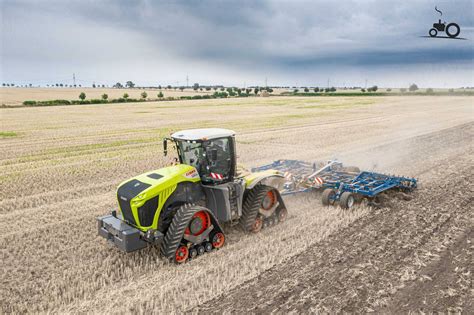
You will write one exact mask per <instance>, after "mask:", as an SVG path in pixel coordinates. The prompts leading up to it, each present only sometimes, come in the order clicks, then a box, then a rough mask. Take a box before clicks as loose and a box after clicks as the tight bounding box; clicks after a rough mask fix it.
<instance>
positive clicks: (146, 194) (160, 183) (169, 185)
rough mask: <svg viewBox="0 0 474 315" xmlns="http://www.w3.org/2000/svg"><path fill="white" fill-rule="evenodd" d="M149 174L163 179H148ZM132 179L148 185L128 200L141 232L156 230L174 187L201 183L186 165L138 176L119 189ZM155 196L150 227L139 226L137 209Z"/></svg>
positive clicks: (197, 176)
mask: <svg viewBox="0 0 474 315" xmlns="http://www.w3.org/2000/svg"><path fill="white" fill-rule="evenodd" d="M151 173H156V174H159V175H161V176H163V177H162V178H159V179H153V178H150V177H148V175H149V174H151ZM133 179H136V180H139V181H140V182H142V183H146V184H148V185H150V187H148V188H147V189H146V190H144V191H142V192H141V193H140V194H139V195H138V196H136V197H135V198H133V199H131V200H130V206H131V208H132V214H133V217H134V219H135V222H137V225H135V226H136V227H137V228H138V229H140V230H142V231H146V230H148V229H150V228H152V229H157V227H158V219H159V217H160V213H161V209H162V208H163V205H164V204H165V202H166V200H168V198H169V197H170V196H171V194H172V193H173V192H174V191H175V190H176V187H177V186H178V184H179V183H182V182H193V183H197V182H200V181H201V179H200V178H199V174H198V172H197V170H196V169H195V168H194V167H192V166H189V165H186V164H178V165H174V166H169V167H164V168H160V169H158V170H154V171H150V172H146V173H143V174H140V175H138V176H135V177H133V178H130V179H128V180H127V181H125V182H122V183H121V184H120V185H119V187H120V186H122V185H123V184H125V183H127V182H129V181H131V180H133ZM157 195H158V196H159V197H158V209H157V210H156V213H155V216H154V218H153V223H152V225H151V226H142V225H140V224H141V223H140V221H139V219H138V208H139V207H141V206H143V204H144V203H145V202H146V201H147V200H149V199H151V198H153V197H155V196H157ZM119 209H120V203H119ZM121 211H122V210H121V209H120V212H121Z"/></svg>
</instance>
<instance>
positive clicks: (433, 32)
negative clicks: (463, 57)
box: [429, 28, 438, 37]
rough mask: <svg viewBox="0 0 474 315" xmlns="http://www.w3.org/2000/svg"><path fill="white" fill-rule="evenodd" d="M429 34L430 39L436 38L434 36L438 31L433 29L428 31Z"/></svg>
mask: <svg viewBox="0 0 474 315" xmlns="http://www.w3.org/2000/svg"><path fill="white" fill-rule="evenodd" d="M429 33H430V36H431V37H436V35H438V31H437V30H436V29H435V28H432V29H430V31H429Z"/></svg>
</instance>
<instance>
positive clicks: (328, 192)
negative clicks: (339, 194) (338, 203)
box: [321, 188, 336, 206]
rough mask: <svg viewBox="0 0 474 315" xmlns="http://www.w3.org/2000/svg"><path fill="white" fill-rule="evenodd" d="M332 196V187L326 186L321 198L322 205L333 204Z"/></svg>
mask: <svg viewBox="0 0 474 315" xmlns="http://www.w3.org/2000/svg"><path fill="white" fill-rule="evenodd" d="M334 196H336V192H335V191H334V189H332V188H326V189H325V190H324V191H323V196H322V198H321V200H322V202H323V205H324V206H329V205H333V204H334Z"/></svg>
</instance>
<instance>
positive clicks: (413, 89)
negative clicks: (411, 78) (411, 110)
mask: <svg viewBox="0 0 474 315" xmlns="http://www.w3.org/2000/svg"><path fill="white" fill-rule="evenodd" d="M416 90H418V85H416V84H415V83H413V84H412V85H410V87H409V88H408V91H410V92H415V91H416Z"/></svg>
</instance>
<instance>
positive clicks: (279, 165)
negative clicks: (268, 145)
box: [252, 160, 417, 208]
mask: <svg viewBox="0 0 474 315" xmlns="http://www.w3.org/2000/svg"><path fill="white" fill-rule="evenodd" d="M268 169H275V170H278V171H280V172H281V173H282V175H284V177H285V179H286V182H285V184H284V186H283V189H282V190H281V194H282V195H290V194H297V193H302V192H308V191H311V190H322V191H323V194H322V202H323V204H324V205H332V204H335V203H336V202H337V203H338V204H339V205H340V206H341V207H343V208H351V207H352V206H353V205H354V203H355V202H356V201H362V202H368V203H371V202H374V201H375V198H376V197H377V196H378V195H379V194H380V193H383V192H387V191H390V190H397V191H400V192H410V191H412V190H413V189H415V188H416V187H417V181H416V179H414V178H409V177H403V176H392V175H385V174H380V173H374V172H367V171H363V172H361V171H360V170H359V169H358V168H357V167H344V166H343V165H342V163H340V162H337V161H329V162H328V163H327V164H325V165H324V164H323V163H313V164H311V163H307V162H303V161H298V160H278V161H275V162H273V163H271V164H268V165H264V166H260V167H256V168H253V169H252V171H253V172H258V171H264V170H268Z"/></svg>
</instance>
